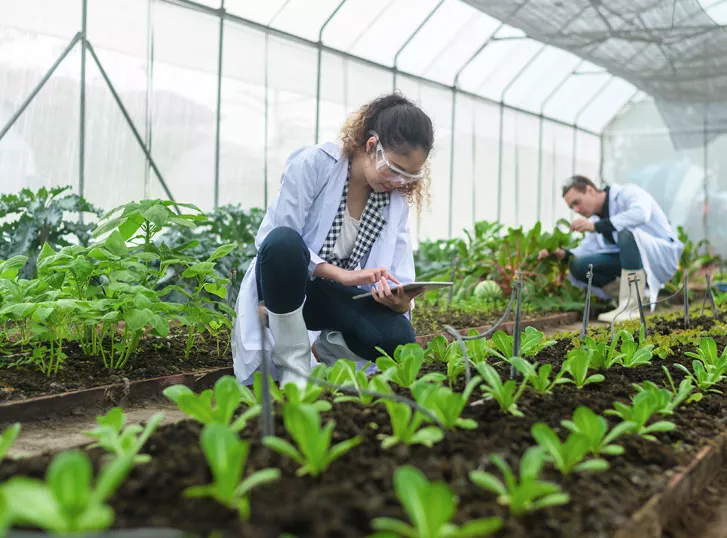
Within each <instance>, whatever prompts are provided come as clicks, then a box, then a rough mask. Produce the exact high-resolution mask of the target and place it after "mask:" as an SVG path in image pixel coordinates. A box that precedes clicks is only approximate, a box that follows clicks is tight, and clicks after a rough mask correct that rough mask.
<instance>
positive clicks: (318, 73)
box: [265, 0, 346, 206]
mask: <svg viewBox="0 0 727 538" xmlns="http://www.w3.org/2000/svg"><path fill="white" fill-rule="evenodd" d="M345 3H346V0H341V1H340V2H339V4H338V5H337V6H336V9H334V10H333V13H331V14H330V15H329V16H328V18H327V19H326V21H325V22H324V23H323V24H322V25H321V29H320V30H319V31H318V42H317V43H316V46H317V47H318V62H317V67H316V138H315V140H316V144H319V143H320V136H321V67H322V65H321V64H322V62H323V31H324V30H325V29H326V26H328V23H329V22H331V20H333V17H335V16H336V13H338V11H339V10H340V9H341V8H342V7H343V4H345ZM265 35H266V36H267V35H268V34H267V33H266V34H265ZM266 39H267V38H266ZM266 43H267V40H266ZM266 46H267V45H266ZM266 50H267V49H266ZM266 73H267V68H266ZM266 95H267V90H266ZM265 144H266V147H267V140H266V141H265ZM267 189H268V186H267V179H266V180H265V205H266V206H267V204H268V195H267Z"/></svg>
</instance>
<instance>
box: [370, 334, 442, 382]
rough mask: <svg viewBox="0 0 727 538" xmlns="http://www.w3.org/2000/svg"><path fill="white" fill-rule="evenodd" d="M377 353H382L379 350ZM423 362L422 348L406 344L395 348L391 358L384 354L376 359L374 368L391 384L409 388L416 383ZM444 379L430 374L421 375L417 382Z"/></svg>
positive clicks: (417, 345) (435, 373)
mask: <svg viewBox="0 0 727 538" xmlns="http://www.w3.org/2000/svg"><path fill="white" fill-rule="evenodd" d="M379 351H380V352H382V353H384V352H383V350H381V349H380V350H379ZM423 362H424V350H423V349H422V346H420V345H419V344H406V345H405V346H399V347H397V348H396V351H395V352H394V357H393V358H392V357H390V356H389V355H386V354H384V356H383V357H379V358H378V359H376V366H377V367H378V369H379V370H381V372H382V374H383V375H384V376H385V377H387V378H388V379H390V380H391V381H392V382H394V383H396V384H397V385H399V386H401V387H409V386H411V385H412V384H413V383H414V382H415V381H417V376H418V375H419V371H420V370H421V369H422V363H423ZM444 379H445V376H444V375H442V374H440V373H437V372H430V373H428V374H425V375H423V376H422V377H421V378H420V379H419V380H420V381H430V382H435V383H438V382H441V381H443V380H444Z"/></svg>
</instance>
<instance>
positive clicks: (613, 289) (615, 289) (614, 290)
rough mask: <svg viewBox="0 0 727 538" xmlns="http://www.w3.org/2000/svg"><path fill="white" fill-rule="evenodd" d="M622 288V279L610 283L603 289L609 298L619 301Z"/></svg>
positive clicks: (615, 279)
mask: <svg viewBox="0 0 727 538" xmlns="http://www.w3.org/2000/svg"><path fill="white" fill-rule="evenodd" d="M620 288H621V279H620V278H614V279H613V280H612V281H611V282H609V283H608V284H606V285H605V286H602V287H601V289H602V290H603V291H604V292H605V293H606V294H608V296H609V297H611V298H612V299H616V300H618V296H619V293H620Z"/></svg>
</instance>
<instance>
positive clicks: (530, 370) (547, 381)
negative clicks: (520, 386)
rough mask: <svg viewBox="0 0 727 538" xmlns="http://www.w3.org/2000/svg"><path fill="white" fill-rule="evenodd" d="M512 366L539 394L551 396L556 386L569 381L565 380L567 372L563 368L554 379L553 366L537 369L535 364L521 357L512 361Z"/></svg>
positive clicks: (542, 365) (543, 366) (543, 365)
mask: <svg viewBox="0 0 727 538" xmlns="http://www.w3.org/2000/svg"><path fill="white" fill-rule="evenodd" d="M510 364H511V365H513V366H514V367H515V369H516V370H517V371H518V372H520V373H521V374H522V375H523V377H524V379H525V380H526V381H527V382H528V383H530V386H531V387H533V389H535V391H536V392H537V393H539V394H551V393H552V392H553V388H555V386H556V385H558V384H561V383H567V382H568V380H567V379H563V374H564V373H565V371H564V370H563V369H562V368H561V370H560V371H559V372H558V373H557V374H556V375H555V377H554V378H553V379H551V378H550V374H551V372H552V371H553V365H552V364H541V365H540V366H538V367H536V366H535V365H534V364H533V363H531V362H529V361H528V360H526V359H522V358H520V357H513V358H512V359H510Z"/></svg>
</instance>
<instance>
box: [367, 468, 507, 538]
mask: <svg viewBox="0 0 727 538" xmlns="http://www.w3.org/2000/svg"><path fill="white" fill-rule="evenodd" d="M394 489H395V490H396V496H397V498H398V499H399V502H401V504H402V506H403V507H404V510H405V511H406V513H407V515H408V516H409V519H410V520H411V522H412V525H409V524H407V523H405V522H403V521H399V520H396V519H391V518H385V517H379V518H376V519H374V521H373V522H372V523H371V526H372V527H373V528H374V529H375V530H377V531H379V532H378V533H376V534H374V535H373V536H374V537H378V538H383V537H387V536H402V537H405V538H425V537H426V538H468V537H469V538H475V537H484V536H489V535H490V534H492V533H494V532H496V531H498V530H499V529H500V528H501V527H502V519H501V518H499V517H491V518H487V519H476V520H474V521H469V522H467V523H466V524H464V525H462V526H461V527H457V526H455V525H454V524H453V523H450V521H451V519H452V517H453V516H454V513H455V511H456V509H457V498H456V497H455V496H454V494H453V493H452V491H451V490H450V489H449V487H448V486H447V484H445V483H444V482H429V481H428V480H427V479H426V477H425V476H424V475H423V474H422V473H421V472H420V471H419V470H417V469H415V468H414V467H411V466H410V465H405V466H403V467H399V468H398V469H397V470H396V471H395V472H394Z"/></svg>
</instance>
